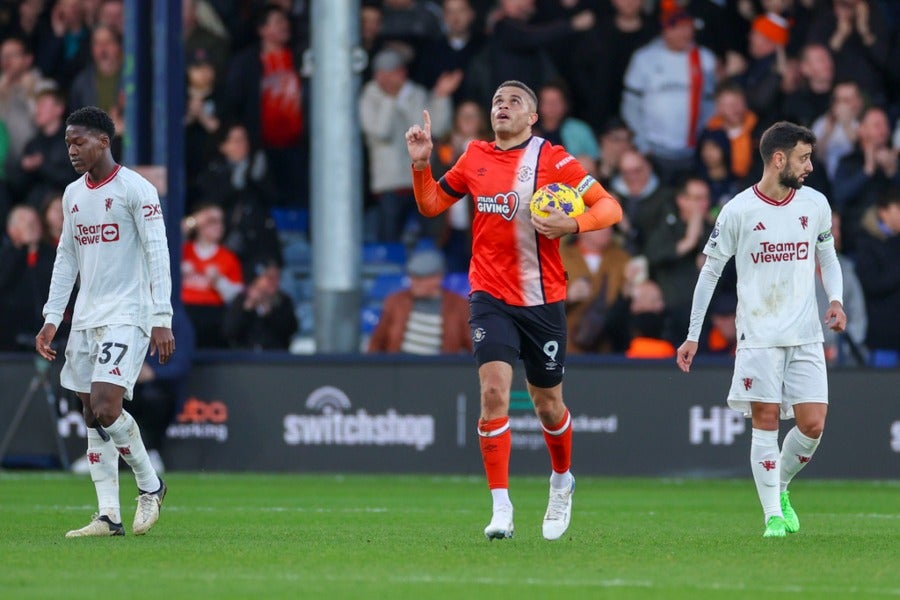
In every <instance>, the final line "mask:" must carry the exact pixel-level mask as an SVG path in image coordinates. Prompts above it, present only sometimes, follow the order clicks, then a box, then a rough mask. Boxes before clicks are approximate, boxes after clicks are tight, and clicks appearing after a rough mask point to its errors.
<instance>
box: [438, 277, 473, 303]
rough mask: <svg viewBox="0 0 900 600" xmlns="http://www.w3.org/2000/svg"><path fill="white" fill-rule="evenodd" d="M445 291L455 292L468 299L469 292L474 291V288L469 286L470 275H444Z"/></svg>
mask: <svg viewBox="0 0 900 600" xmlns="http://www.w3.org/2000/svg"><path fill="white" fill-rule="evenodd" d="M444 289H445V290H447V291H448V292H454V293H456V294H459V295H460V296H463V297H464V298H468V297H469V292H471V291H472V288H471V286H470V285H469V274H468V273H447V274H446V275H444Z"/></svg>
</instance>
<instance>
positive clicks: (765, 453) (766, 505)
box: [750, 428, 783, 523]
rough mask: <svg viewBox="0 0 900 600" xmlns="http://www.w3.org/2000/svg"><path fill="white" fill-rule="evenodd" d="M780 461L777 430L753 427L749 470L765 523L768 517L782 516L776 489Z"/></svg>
mask: <svg viewBox="0 0 900 600" xmlns="http://www.w3.org/2000/svg"><path fill="white" fill-rule="evenodd" d="M780 462H781V457H780V455H779V452H778V431H777V430H775V431H765V430H763V429H756V428H754V429H753V434H752V436H751V442H750V470H751V471H752V472H753V481H754V482H756V493H757V494H758V495H759V502H760V504H762V509H763V513H764V514H765V522H766V523H768V522H769V517H772V516H778V517H781V516H783V515H782V514H781V498H780V495H779V489H778V482H779V479H780V477H779V471H780V469H779V463H780Z"/></svg>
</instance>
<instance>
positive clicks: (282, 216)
mask: <svg viewBox="0 0 900 600" xmlns="http://www.w3.org/2000/svg"><path fill="white" fill-rule="evenodd" d="M272 218H273V219H274V220H275V229H277V230H278V231H293V232H300V233H304V234H305V233H306V232H307V231H309V211H308V210H305V209H302V208H273V209H272Z"/></svg>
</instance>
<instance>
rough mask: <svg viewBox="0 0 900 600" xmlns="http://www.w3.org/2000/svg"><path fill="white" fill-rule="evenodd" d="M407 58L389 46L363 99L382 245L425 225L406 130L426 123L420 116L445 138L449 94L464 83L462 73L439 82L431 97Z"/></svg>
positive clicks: (435, 133)
mask: <svg viewBox="0 0 900 600" xmlns="http://www.w3.org/2000/svg"><path fill="white" fill-rule="evenodd" d="M406 65H407V57H406V56H405V55H404V53H403V52H402V51H401V50H398V49H396V48H395V47H393V46H391V47H388V48H385V49H384V50H381V51H380V52H379V53H378V54H376V55H375V57H374V58H373V59H372V72H373V74H372V79H371V80H370V81H368V82H367V83H366V84H365V85H364V86H363V89H362V93H361V95H360V98H359V115H360V125H361V127H362V131H363V134H364V136H365V141H366V150H367V151H368V166H369V182H368V183H369V191H370V192H371V193H372V195H373V198H374V200H375V207H374V208H375V210H376V216H375V219H374V221H375V222H376V223H377V225H376V226H375V229H376V231H375V232H374V236H373V237H375V239H377V241H379V242H397V241H400V240H401V239H402V238H403V236H404V232H405V231H406V228H407V225H408V224H412V226H413V227H414V229H415V228H418V229H419V230H421V229H422V228H423V227H424V225H425V223H424V221H422V217H420V215H419V211H418V209H417V208H416V200H415V197H414V196H413V190H412V180H411V179H410V175H409V154H408V152H407V150H406V130H407V128H408V127H409V123H415V122H418V121H420V120H421V119H422V111H423V110H428V112H429V113H430V115H431V133H432V135H433V136H434V137H435V138H440V137H442V136H443V135H445V134H446V133H447V132H448V131H449V130H450V126H451V122H452V119H453V102H452V100H451V98H450V96H451V94H453V92H454V91H455V90H456V88H457V87H458V86H459V84H460V82H461V80H462V73H461V72H460V71H451V72H448V73H444V74H442V75H441V76H440V77H438V80H437V83H436V84H435V85H434V88H432V90H431V91H430V92H429V91H428V90H426V89H425V88H424V87H423V86H421V85H419V84H418V83H415V82H414V81H412V80H410V79H409V77H408V74H407V66H406Z"/></svg>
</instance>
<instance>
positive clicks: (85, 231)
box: [75, 223, 119, 246]
mask: <svg viewBox="0 0 900 600" xmlns="http://www.w3.org/2000/svg"><path fill="white" fill-rule="evenodd" d="M75 241H76V242H77V243H78V245H79V246H88V245H90V244H99V243H100V242H117V241H119V225H118V223H102V224H100V225H83V224H81V223H76V224H75Z"/></svg>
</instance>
